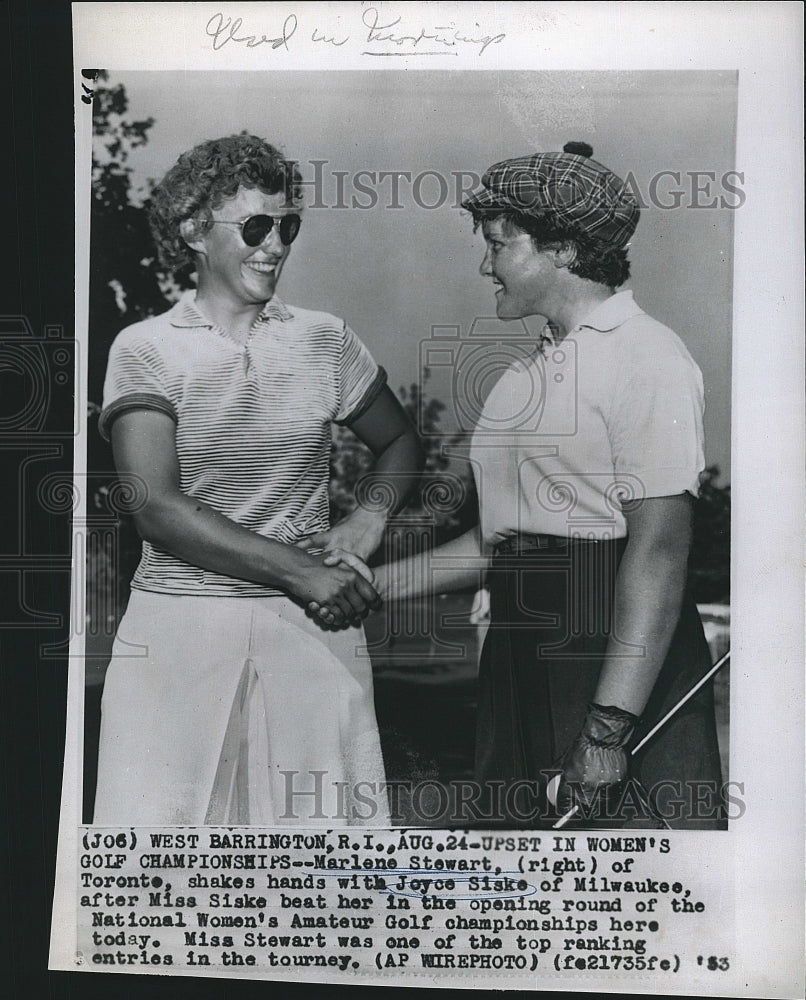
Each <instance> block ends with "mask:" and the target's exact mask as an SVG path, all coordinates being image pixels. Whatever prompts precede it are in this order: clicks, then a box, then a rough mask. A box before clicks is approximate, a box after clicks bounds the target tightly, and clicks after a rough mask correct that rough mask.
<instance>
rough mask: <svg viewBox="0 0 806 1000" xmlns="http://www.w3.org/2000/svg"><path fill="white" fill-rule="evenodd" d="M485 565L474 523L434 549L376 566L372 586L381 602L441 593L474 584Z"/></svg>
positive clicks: (487, 560)
mask: <svg viewBox="0 0 806 1000" xmlns="http://www.w3.org/2000/svg"><path fill="white" fill-rule="evenodd" d="M440 564H441V565H440ZM488 565H489V559H488V558H487V556H486V555H485V554H484V552H483V546H482V542H481V533H480V530H479V527H478V526H476V527H475V528H471V529H470V531H466V532H465V533H464V535H460V536H459V538H454V539H453V540H452V541H450V542H446V543H445V544H444V545H440V546H439V548H437V549H432V550H430V551H429V552H423V553H421V554H420V555H418V556H411V557H410V558H408V559H401V560H400V561H399V562H395V563H387V564H386V565H385V566H379V567H378V568H377V570H376V572H375V577H376V580H375V585H376V587H377V589H378V593H379V594H380V595H381V598H382V599H383V600H384V601H400V600H406V599H407V598H414V597H422V596H424V595H426V594H444V593H445V592H447V591H451V590H464V589H465V588H466V587H474V586H475V587H478V586H479V585H480V583H481V578H482V576H483V574H484V572H485V570H486V569H487V566H488Z"/></svg>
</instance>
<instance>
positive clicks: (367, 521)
mask: <svg viewBox="0 0 806 1000" xmlns="http://www.w3.org/2000/svg"><path fill="white" fill-rule="evenodd" d="M385 527H386V517H385V516H384V515H383V514H376V513H373V512H370V511H366V510H362V509H361V508H358V509H356V510H354V511H353V512H352V514H348V515H347V517H345V518H344V519H343V520H341V521H339V523H338V524H336V525H334V526H333V527H332V528H330V529H329V530H328V531H319V532H317V533H316V534H315V535H308V536H307V537H306V538H301V539H300V540H299V541H298V542H297V546H298V547H299V548H301V549H305V550H306V551H310V550H311V549H320V550H323V551H324V552H331V553H336V552H340V553H342V557H343V556H344V555H345V554H347V555H350V554H351V555H354V556H357V557H358V558H359V560H361V563H362V565H363V564H365V563H366V560H367V559H369V557H370V556H371V555H372V553H373V552H374V551H375V549H377V548H378V546H379V545H380V544H381V539H382V538H383V532H384V528H385ZM337 561H338V560H337ZM345 561H346V560H345ZM328 565H331V566H332V565H335V563H332V562H331V563H328ZM347 565H352V563H350V562H347ZM353 569H357V570H358V572H362V571H361V570H360V569H358V567H357V566H353ZM362 575H364V574H363V573H362ZM367 579H369V578H367ZM371 582H372V581H371V580H370V583H371Z"/></svg>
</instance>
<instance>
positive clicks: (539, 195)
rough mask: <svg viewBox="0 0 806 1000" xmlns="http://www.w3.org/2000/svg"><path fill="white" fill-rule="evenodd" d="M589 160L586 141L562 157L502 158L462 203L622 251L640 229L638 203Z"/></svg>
mask: <svg viewBox="0 0 806 1000" xmlns="http://www.w3.org/2000/svg"><path fill="white" fill-rule="evenodd" d="M592 156H593V149H592V148H591V147H590V146H589V145H588V144H587V143H584V142H568V143H566V144H565V146H564V147H563V151H562V153H535V154H534V155H532V156H518V157H515V159H512V160H502V161H501V162H500V163H495V164H493V166H491V167H490V169H489V170H487V172H486V173H485V174H484V176H483V177H482V179H481V183H482V184H483V185H484V187H483V188H481V189H480V190H479V191H476V192H475V193H474V194H472V195H470V196H469V197H468V198H466V199H465V200H464V201H463V202H462V204H463V206H464V207H465V208H466V209H467V210H468V211H470V212H473V213H474V215H481V214H484V213H485V212H495V211H501V210H507V209H509V210H513V211H516V212H521V213H523V214H524V215H530V216H533V217H534V218H541V219H546V221H547V222H550V223H552V224H554V225H559V226H563V227H568V228H569V229H576V230H578V231H580V232H584V233H585V234H586V235H588V236H594V237H596V238H597V239H600V240H602V242H604V243H607V244H608V245H610V246H613V247H623V246H625V245H626V244H627V243H628V242H629V239H630V237H631V236H632V234H633V233H634V232H635V227H636V226H637V225H638V217H639V215H640V214H641V213H640V209H639V207H638V202H637V201H636V199H635V196H634V195H633V193H632V192H631V191H630V190H628V189H627V187H626V185H625V183H624V181H622V180H621V178H619V177H617V176H616V175H615V174H614V173H613V172H612V171H611V170H608V169H607V167H604V166H602V164H601V163H597V162H596V160H594V159H592V158H591V157H592Z"/></svg>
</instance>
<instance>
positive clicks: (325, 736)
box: [94, 590, 389, 827]
mask: <svg viewBox="0 0 806 1000" xmlns="http://www.w3.org/2000/svg"><path fill="white" fill-rule="evenodd" d="M364 646H365V639H364V633H363V630H362V629H360V628H350V629H347V630H345V631H340V632H325V631H323V630H322V629H320V628H319V626H318V625H316V623H315V622H313V621H311V620H310V619H309V618H308V617H307V616H306V615H305V613H304V611H303V610H302V609H301V608H299V607H297V605H296V604H294V603H293V602H292V601H290V600H288V599H287V598H284V597H264V598H228V597H224V598H222V597H175V596H172V595H165V594H154V593H150V592H146V591H141V590H135V591H132V595H131V599H130V601H129V606H128V608H127V610H126V614H125V615H124V616H123V619H122V620H121V623H120V627H119V629H118V634H117V637H116V639H115V644H114V646H113V649H112V659H111V661H110V664H109V668H108V670H107V673H106V681H105V685H104V693H103V701H102V717H101V735H100V748H99V755H98V785H97V791H96V798H95V817H94V822H95V823H96V824H98V825H115V826H122V825H126V826H128V825H141V826H148V825H151V826H170V825H199V824H205V825H239V824H255V825H260V826H312V825H317V826H330V827H332V826H344V825H366V826H388V825H389V812H388V805H387V797H386V787H385V774H384V767H383V757H382V755H381V746H380V740H379V738H378V726H377V722H376V719H375V705H374V701H373V693H372V668H371V664H370V661H369V658H368V656H367V655H366V654H364V655H363V656H361V655H358V653H357V650H360V649H361V648H362V647H364Z"/></svg>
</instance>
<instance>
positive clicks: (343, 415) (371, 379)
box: [334, 324, 386, 424]
mask: <svg viewBox="0 0 806 1000" xmlns="http://www.w3.org/2000/svg"><path fill="white" fill-rule="evenodd" d="M385 385H386V372H385V371H384V369H383V368H381V367H379V366H378V365H377V364H376V363H375V360H374V358H373V357H372V355H371V354H370V353H369V351H368V350H367V348H366V347H365V346H364V345H363V344H362V343H361V341H360V340H359V339H358V337H357V336H356V335H355V333H353V331H352V330H351V329H350V327H349V326H347V324H345V326H344V337H343V340H342V348H341V354H340V363H339V409H338V412H337V414H336V416H335V418H334V419H335V421H336V423H337V424H351V423H353V421H355V420H358V418H359V417H360V416H362V415H363V414H364V413H366V411H367V410H368V409H369V408H370V406H371V405H372V403H373V402H374V401H375V399H376V398H377V396H378V394H379V393H380V391H381V390H382V389H383V387H384V386H385Z"/></svg>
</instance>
